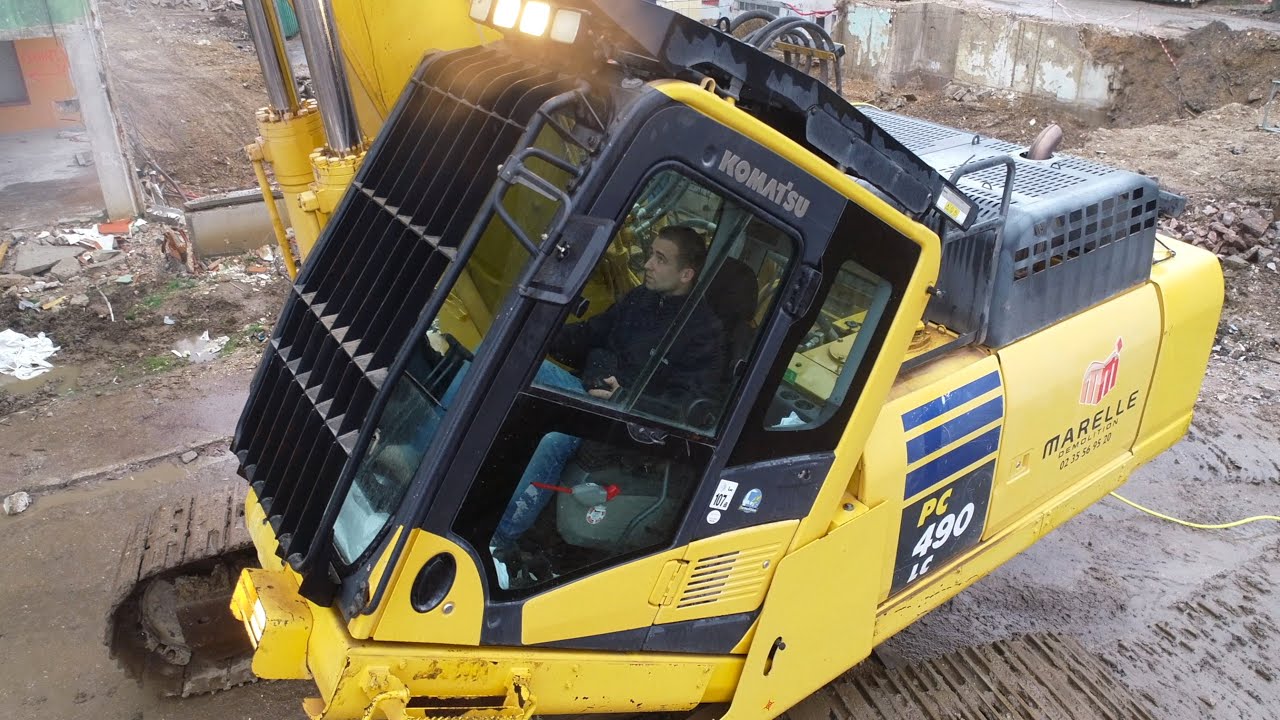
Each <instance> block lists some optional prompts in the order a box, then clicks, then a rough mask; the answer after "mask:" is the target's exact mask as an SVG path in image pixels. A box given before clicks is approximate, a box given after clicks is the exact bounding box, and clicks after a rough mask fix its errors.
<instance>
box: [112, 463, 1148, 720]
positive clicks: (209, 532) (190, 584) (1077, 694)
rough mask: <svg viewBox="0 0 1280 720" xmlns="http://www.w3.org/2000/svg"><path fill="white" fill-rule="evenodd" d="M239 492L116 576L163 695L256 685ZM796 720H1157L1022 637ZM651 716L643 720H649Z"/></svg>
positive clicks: (226, 494) (1083, 664) (854, 681)
mask: <svg viewBox="0 0 1280 720" xmlns="http://www.w3.org/2000/svg"><path fill="white" fill-rule="evenodd" d="M243 494H244V487H243V485H240V484H238V483H228V484H226V485H224V486H219V487H216V488H211V489H210V490H209V491H208V492H206V493H203V494H201V495H199V496H196V497H190V498H186V499H184V500H182V501H179V502H177V503H175V504H171V505H166V506H162V507H158V508H156V509H155V510H153V511H152V512H151V513H149V514H148V515H147V517H145V518H144V519H143V521H142V522H141V523H139V524H138V525H137V526H136V528H135V529H134V532H133V534H132V536H131V539H130V542H129V544H128V545H127V546H126V548H125V552H124V554H123V556H122V557H121V562H120V566H119V568H118V570H117V575H116V582H115V591H114V595H113V602H112V611H111V616H110V622H109V624H108V628H107V635H106V643H107V645H108V646H109V647H110V649H111V654H112V657H114V658H116V659H117V661H118V662H119V663H120V664H121V666H122V667H123V668H124V669H125V670H126V672H128V673H129V674H130V675H131V676H133V677H135V678H137V679H138V680H139V681H140V682H141V683H142V684H143V685H144V686H148V687H150V688H152V689H153V690H155V691H156V692H158V693H159V694H162V695H177V696H183V697H186V696H190V695H199V694H204V693H210V692H216V691H219V690H226V689H230V688H232V687H235V686H237V685H241V684H244V683H248V682H252V681H253V680H254V679H255V678H254V676H253V673H252V670H251V668H250V662H251V658H252V648H251V647H250V645H249V643H248V640H247V636H246V634H245V632H244V629H243V628H242V627H241V626H240V623H239V622H238V621H236V620H235V619H234V618H233V617H232V616H231V613H230V612H229V611H228V609H227V608H228V604H229V602H230V597H231V592H232V589H233V587H234V583H235V579H236V577H237V576H238V574H239V571H240V569H241V568H243V567H247V566H250V565H253V564H254V563H255V558H254V555H253V550H252V544H251V543H250V540H249V536H248V533H247V532H246V530H245V529H244V504H243V501H244V497H243ZM787 716H788V717H789V720H840V719H841V718H859V720H944V719H945V720H960V719H970V718H971V719H973V720H995V719H997V718H999V719H1000V720H1014V719H1018V720H1152V718H1154V716H1153V715H1152V713H1151V712H1150V711H1149V710H1148V708H1147V706H1146V705H1145V704H1144V703H1143V702H1142V701H1141V700H1139V698H1138V697H1137V696H1136V695H1135V694H1134V693H1133V692H1132V691H1130V690H1129V688H1127V687H1125V686H1124V685H1123V684H1122V683H1120V682H1119V681H1118V680H1117V679H1116V677H1115V673H1114V672H1113V671H1112V670H1111V669H1110V668H1109V667H1108V666H1107V665H1105V664H1104V663H1103V662H1102V661H1101V660H1100V659H1098V658H1097V657H1095V656H1094V655H1093V654H1092V653H1090V652H1089V651H1088V650H1086V649H1085V648H1083V647H1082V646H1081V645H1080V644H1079V643H1078V642H1076V641H1075V640H1073V639H1071V638H1066V637H1062V636H1059V635H1055V634H1037V635H1025V636H1021V637H1016V638H1012V639H1008V640H1002V641H999V642H996V643H992V644H990V645H984V646H980V647H972V648H964V649H962V650H958V651H956V652H953V653H949V654H947V655H943V656H941V657H938V658H934V659H932V660H928V661H925V662H921V663H916V664H911V665H905V666H901V667H890V666H888V665H886V664H885V663H884V662H881V661H880V660H879V659H877V658H876V657H872V658H870V659H868V660H867V661H866V662H863V663H862V664H861V665H859V666H858V667H856V668H854V669H852V670H850V671H849V672H847V673H845V674H844V675H842V676H840V677H839V678H837V679H836V680H834V681H832V682H831V683H828V684H827V685H826V686H825V687H823V688H822V689H820V690H819V691H818V692H816V693H814V694H813V695H812V696H810V697H809V698H808V699H806V700H805V701H804V702H802V703H800V704H799V705H797V706H796V707H794V708H792V709H791V710H790V711H789V712H788V713H787ZM651 718H652V716H643V715H641V716H636V720H651Z"/></svg>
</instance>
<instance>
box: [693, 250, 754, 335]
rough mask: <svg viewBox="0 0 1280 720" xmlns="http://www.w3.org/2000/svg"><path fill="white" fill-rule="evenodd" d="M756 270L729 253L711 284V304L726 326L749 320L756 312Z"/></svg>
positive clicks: (708, 294)
mask: <svg viewBox="0 0 1280 720" xmlns="http://www.w3.org/2000/svg"><path fill="white" fill-rule="evenodd" d="M758 291H759V288H758V287H757V285H756V274H755V272H754V271H753V270H752V269H751V267H750V266H748V265H747V264H746V263H744V262H742V261H741V260H739V259H737V258H732V257H727V258H725V259H724V262H723V263H722V264H721V265H720V270H719V272H717V273H716V276H715V277H714V278H712V280H711V286H710V287H708V288H707V294H706V298H707V304H708V305H709V306H710V307H711V310H712V312H714V313H715V314H716V316H717V317H719V318H720V321H721V322H722V323H724V325H725V327H726V328H728V327H732V326H733V325H737V324H739V323H743V322H747V321H748V320H750V319H751V318H752V317H753V316H754V315H755V313H756V293H757V292H758Z"/></svg>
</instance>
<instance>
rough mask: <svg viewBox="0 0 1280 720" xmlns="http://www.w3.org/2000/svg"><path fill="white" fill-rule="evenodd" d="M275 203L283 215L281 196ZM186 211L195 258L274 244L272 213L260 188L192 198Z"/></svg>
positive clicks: (239, 251) (238, 251)
mask: <svg viewBox="0 0 1280 720" xmlns="http://www.w3.org/2000/svg"><path fill="white" fill-rule="evenodd" d="M276 207H277V209H278V211H279V212H280V215H281V216H284V215H285V207H284V200H282V199H279V198H277V199H276ZM186 211H187V227H189V228H190V229H191V244H192V245H193V246H195V252H196V257H198V258H207V257H216V256H219V255H235V254H238V253H243V252H247V251H249V250H254V249H256V248H260V247H262V246H263V245H271V246H275V244H276V238H275V232H274V231H273V230H272V227H271V216H270V215H268V214H267V207H266V204H265V203H263V201H262V192H261V191H259V190H240V191H236V192H229V193H223V194H220V195H211V196H209V197H205V198H200V199H199V200H193V201H191V202H189V203H187V205H186Z"/></svg>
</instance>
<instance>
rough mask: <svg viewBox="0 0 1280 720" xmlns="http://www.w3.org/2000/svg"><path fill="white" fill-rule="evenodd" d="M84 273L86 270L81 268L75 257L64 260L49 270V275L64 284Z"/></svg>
mask: <svg viewBox="0 0 1280 720" xmlns="http://www.w3.org/2000/svg"><path fill="white" fill-rule="evenodd" d="M82 272H84V268H82V267H81V266H80V261H79V260H77V259H76V258H75V257H74V256H73V257H69V258H63V259H61V260H59V261H58V262H57V263H55V264H54V266H53V267H51V268H49V274H50V275H52V276H54V277H55V278H57V279H59V280H61V281H62V282H66V281H68V280H70V279H71V278H73V277H75V276H77V275H79V274H80V273H82Z"/></svg>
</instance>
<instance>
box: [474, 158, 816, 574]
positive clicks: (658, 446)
mask: <svg viewBox="0 0 1280 720" xmlns="http://www.w3.org/2000/svg"><path fill="white" fill-rule="evenodd" d="M619 228H620V229H619V230H618V232H617V233H616V235H615V237H614V238H613V240H612V242H611V245H610V247H609V248H608V250H607V251H606V252H605V254H604V256H603V257H602V259H601V261H600V263H599V265H598V266H597V268H596V269H595V271H594V274H593V276H592V278H591V280H590V281H589V282H588V284H587V286H586V288H585V289H584V290H583V293H582V295H583V297H584V299H586V300H587V304H586V310H585V311H584V312H582V313H581V314H580V316H578V315H574V314H569V317H567V319H566V320H565V321H564V322H563V324H562V325H561V326H560V327H558V328H557V329H556V330H555V331H553V332H552V333H551V335H550V337H549V338H548V339H547V346H546V353H545V356H544V358H543V360H542V361H541V362H540V364H539V365H538V367H537V368H536V369H535V370H534V372H533V377H532V378H531V380H530V382H529V384H528V385H527V386H526V388H525V389H524V391H522V392H521V393H519V394H518V395H517V397H516V401H515V404H514V406H513V407H512V410H511V411H510V413H509V414H508V415H507V417H506V419H505V420H504V422H503V425H502V428H501V430H500V432H499V434H498V436H497V438H496V441H495V442H494V444H493V445H492V446H491V450H490V451H489V453H488V455H487V456H486V458H485V461H484V463H483V465H482V468H481V470H480V472H479V474H478V475H477V478H476V480H475V481H474V482H473V484H472V487H471V488H470V490H469V492H468V495H467V498H466V500H465V501H464V503H463V507H462V510H461V512H460V513H459V515H458V517H457V518H455V521H454V530H455V532H457V533H458V534H459V535H461V536H463V537H465V538H467V539H468V541H469V542H471V544H472V546H473V547H475V548H476V549H477V550H478V551H479V552H480V553H481V554H482V555H485V554H486V552H487V555H488V560H489V565H490V567H489V574H490V577H491V580H492V581H493V582H492V585H493V586H494V587H495V592H496V595H497V596H498V597H503V596H506V597H513V596H521V595H527V594H529V593H530V592H533V591H536V590H541V589H544V588H546V587H547V586H548V585H549V584H553V583H559V582H565V581H568V580H570V579H572V578H574V577H580V576H582V575H584V574H586V573H588V572H591V571H594V570H598V569H600V568H602V567H605V566H607V565H610V564H614V563H617V562H622V561H623V560H625V559H626V558H630V557H636V556H638V555H641V554H644V553H646V552H652V551H654V550H656V549H658V548H661V547H666V546H669V545H670V544H671V542H672V540H673V539H674V537H675V534H676V531H677V529H678V528H679V527H680V525H681V521H682V520H683V519H684V516H685V512H686V510H687V509H688V506H689V503H690V502H691V500H692V497H693V495H694V494H695V493H696V492H697V490H698V488H699V485H700V483H701V481H702V477H703V475H704V472H705V470H706V468H707V466H708V465H709V463H710V461H711V457H712V454H713V451H714V444H715V442H716V438H717V436H718V435H719V434H720V432H721V430H722V427H723V425H724V420H725V416H726V415H727V411H728V408H729V406H730V405H731V403H732V402H733V400H734V399H735V397H736V395H737V393H738V388H739V385H740V384H741V382H742V381H743V379H744V377H745V375H746V369H747V366H748V363H749V360H750V358H751V356H752V354H753V352H754V348H755V346H756V344H757V341H758V339H759V335H760V330H761V328H762V327H763V326H764V325H765V324H766V321H767V320H768V318H769V317H770V315H771V313H772V312H773V307H774V305H775V302H776V300H777V296H778V293H779V290H780V288H781V287H783V286H785V283H786V277H787V275H788V273H789V271H790V269H791V265H792V260H793V259H794V257H795V255H796V247H797V246H796V243H795V242H794V241H793V239H792V237H791V236H790V235H789V234H788V233H787V232H785V231H784V230H782V229H780V228H779V227H777V226H775V225H773V224H771V223H770V222H769V221H767V220H766V219H765V217H764V216H763V215H762V214H760V213H759V212H757V211H755V210H753V209H752V208H751V207H750V206H748V205H746V204H745V203H741V202H739V201H737V200H736V199H734V198H733V197H731V196H728V195H726V194H724V193H722V192H720V191H719V190H717V189H716V188H715V187H714V186H712V185H710V184H708V183H705V182H703V181H700V180H698V179H697V178H695V177H693V176H692V175H689V174H686V173H684V172H682V171H677V170H663V171H660V172H658V173H657V174H655V175H653V176H652V177H651V178H650V179H649V180H648V181H647V182H646V183H645V184H644V185H643V186H642V190H641V192H640V193H639V195H638V196H637V198H636V199H635V200H634V202H633V204H632V205H631V207H630V209H629V211H628V212H627V214H626V216H625V218H624V220H623V221H622V222H621V223H620V224H619Z"/></svg>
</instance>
